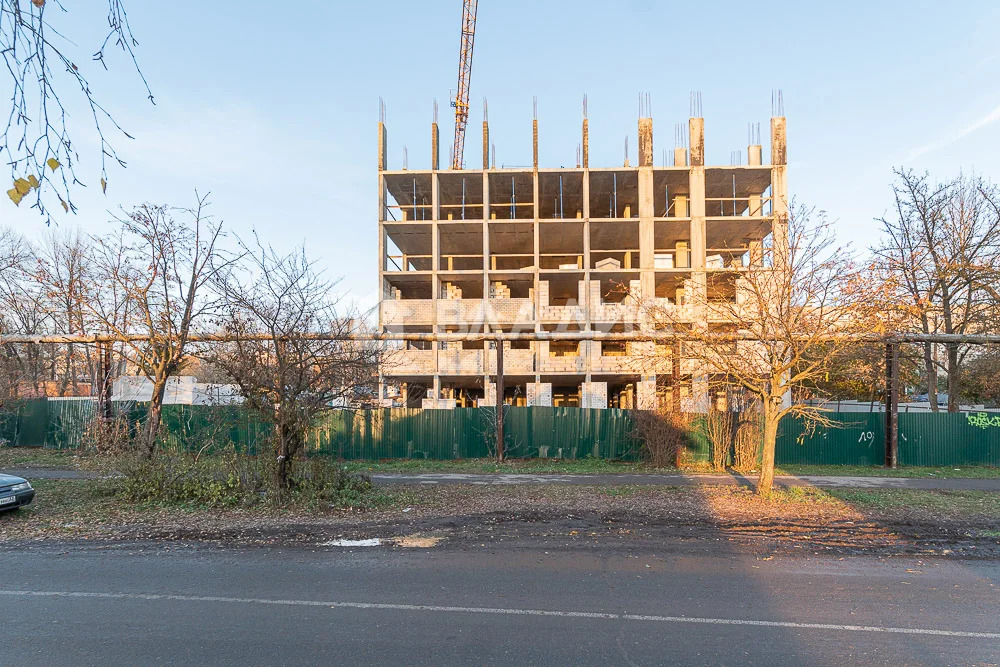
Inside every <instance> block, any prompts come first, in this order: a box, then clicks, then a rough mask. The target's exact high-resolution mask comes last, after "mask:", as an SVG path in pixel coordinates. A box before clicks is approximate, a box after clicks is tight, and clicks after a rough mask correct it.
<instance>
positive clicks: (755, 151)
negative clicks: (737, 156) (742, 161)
mask: <svg viewBox="0 0 1000 667" xmlns="http://www.w3.org/2000/svg"><path fill="white" fill-rule="evenodd" d="M762 153H763V149H762V147H761V145H760V144H754V145H753V146H747V164H748V165H750V166H751V167H758V166H760V165H761V164H762V163H761V154H762Z"/></svg>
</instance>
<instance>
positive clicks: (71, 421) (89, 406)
mask: <svg viewBox="0 0 1000 667" xmlns="http://www.w3.org/2000/svg"><path fill="white" fill-rule="evenodd" d="M95 414H97V401H93V400H73V401H49V402H48V425H47V428H46V435H45V446H46V447H48V448H50V449H77V448H79V447H81V446H82V445H83V439H84V437H85V436H86V433H87V428H88V426H89V424H90V423H91V421H92V420H93V419H94V415H95Z"/></svg>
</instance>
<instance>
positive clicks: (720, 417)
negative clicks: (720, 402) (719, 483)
mask: <svg viewBox="0 0 1000 667" xmlns="http://www.w3.org/2000/svg"><path fill="white" fill-rule="evenodd" d="M737 419H738V414H737V413H735V412H730V411H729V410H711V411H709V413H708V415H707V416H706V417H705V422H704V424H705V425H704V432H705V437H706V438H708V441H709V444H711V446H712V467H713V468H715V469H716V470H723V469H725V467H726V463H728V460H729V452H730V450H731V449H732V447H733V440H734V436H735V435H736V431H737V424H736V421H737Z"/></svg>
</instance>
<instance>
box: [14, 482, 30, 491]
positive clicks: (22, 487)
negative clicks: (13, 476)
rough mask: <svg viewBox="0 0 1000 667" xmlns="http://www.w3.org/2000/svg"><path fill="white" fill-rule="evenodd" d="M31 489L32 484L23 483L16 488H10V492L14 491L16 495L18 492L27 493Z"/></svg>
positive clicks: (16, 485) (15, 486)
mask: <svg viewBox="0 0 1000 667" xmlns="http://www.w3.org/2000/svg"><path fill="white" fill-rule="evenodd" d="M30 488H31V484H29V483H28V482H21V483H20V484H15V485H14V486H12V487H10V490H11V491H13V492H14V493H17V492H18V491H27V490H28V489H30Z"/></svg>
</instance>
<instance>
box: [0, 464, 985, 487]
mask: <svg viewBox="0 0 1000 667" xmlns="http://www.w3.org/2000/svg"><path fill="white" fill-rule="evenodd" d="M0 472H3V473H6V474H8V475H16V476H17V477H24V478H26V479H29V480H30V479H92V478H95V477H98V476H99V475H98V473H95V472H91V471H86V470H72V469H68V468H11V469H8V470H0ZM371 478H372V481H373V482H375V483H376V484H421V485H433V484H473V485H477V486H509V485H525V484H545V485H549V484H556V485H558V484H575V485H583V486H631V485H639V486H747V487H750V486H753V485H754V482H755V478H754V477H752V476H743V475H739V474H736V473H732V474H725V475H705V474H684V473H678V474H674V475H659V474H645V473H632V474H602V475H579V474H570V475H560V474H527V473H516V474H493V473H478V474H477V473H419V474H400V473H393V474H383V473H377V474H374V475H372V476H371ZM774 482H775V485H776V486H778V487H780V488H786V489H787V488H792V487H817V488H826V489H835V488H857V489H875V488H878V489H920V490H931V491H997V492H1000V478H993V479H989V478H987V479H961V478H941V479H933V478H927V477H916V478H915V477H861V476H857V477H840V476H827V475H779V476H777V477H775V478H774Z"/></svg>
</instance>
